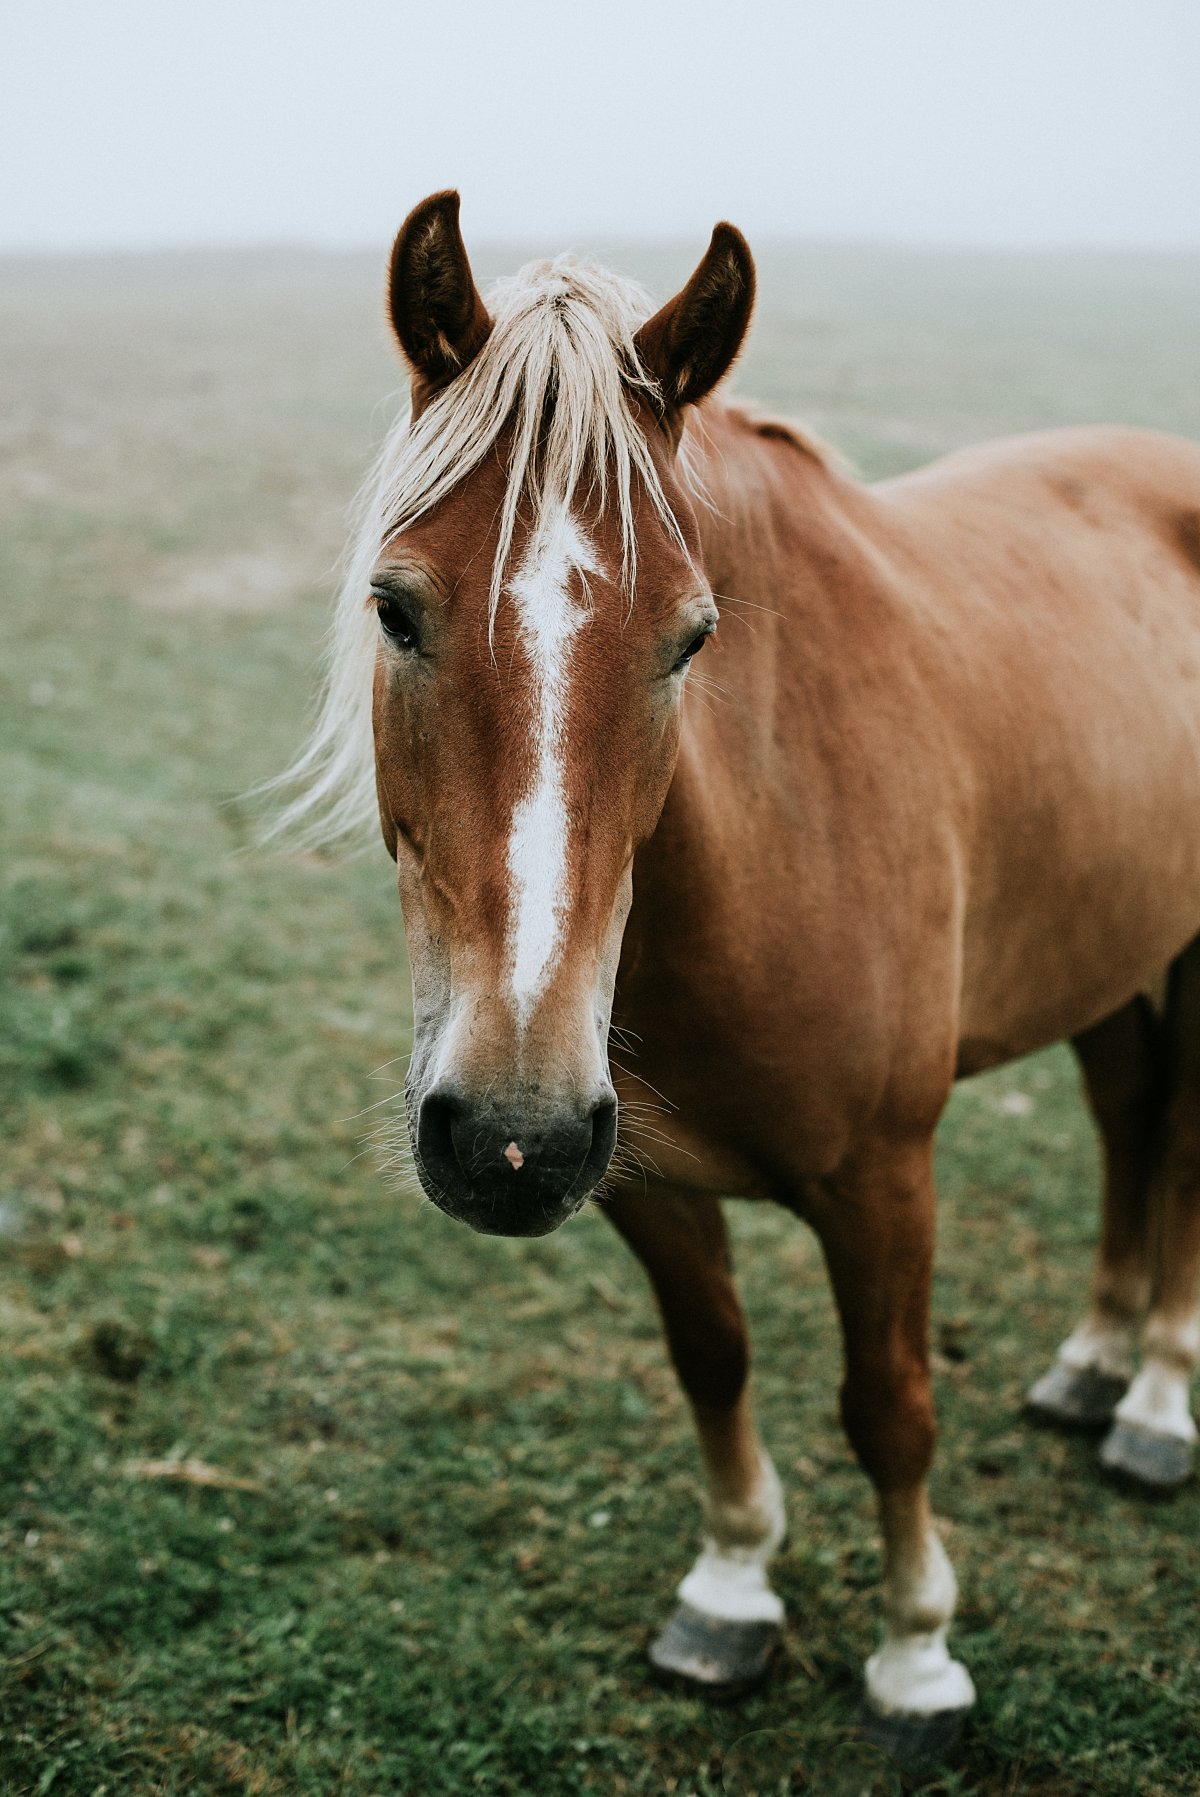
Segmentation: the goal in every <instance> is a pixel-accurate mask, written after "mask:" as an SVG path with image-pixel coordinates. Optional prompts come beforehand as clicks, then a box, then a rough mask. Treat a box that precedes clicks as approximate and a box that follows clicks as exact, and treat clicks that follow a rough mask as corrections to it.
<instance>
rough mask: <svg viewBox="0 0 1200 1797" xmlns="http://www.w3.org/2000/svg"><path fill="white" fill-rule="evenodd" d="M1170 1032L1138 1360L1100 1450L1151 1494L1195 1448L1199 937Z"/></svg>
mask: <svg viewBox="0 0 1200 1797" xmlns="http://www.w3.org/2000/svg"><path fill="white" fill-rule="evenodd" d="M1165 1032H1166V1038H1167V1055H1168V1064H1169V1076H1170V1097H1169V1100H1168V1103H1167V1107H1166V1114H1165V1118H1164V1122H1163V1129H1162V1144H1161V1150H1160V1160H1159V1165H1158V1169H1157V1172H1156V1175H1155V1206H1154V1222H1155V1225H1156V1228H1155V1242H1154V1255H1153V1268H1154V1283H1153V1290H1152V1292H1151V1296H1150V1312H1149V1315H1148V1317H1147V1319H1146V1327H1145V1331H1144V1333H1143V1336H1142V1365H1141V1368H1140V1370H1139V1371H1138V1373H1137V1375H1136V1377H1135V1378H1134V1380H1133V1383H1132V1384H1131V1385H1130V1387H1129V1390H1128V1391H1127V1392H1126V1393H1125V1396H1124V1397H1123V1398H1122V1399H1121V1401H1120V1403H1119V1404H1118V1405H1117V1407H1116V1411H1115V1413H1114V1421H1113V1427H1112V1430H1111V1432H1110V1433H1109V1435H1108V1437H1107V1438H1106V1440H1105V1442H1104V1445H1103V1447H1102V1448H1101V1450H1100V1458H1101V1462H1102V1463H1103V1465H1105V1466H1106V1467H1107V1468H1108V1469H1109V1470H1110V1471H1111V1472H1115V1473H1117V1474H1119V1475H1122V1476H1124V1477H1126V1478H1130V1479H1133V1480H1136V1481H1137V1483H1138V1484H1139V1485H1141V1486H1143V1487H1144V1488H1146V1489H1147V1490H1150V1491H1155V1492H1169V1491H1173V1490H1175V1489H1176V1488H1177V1487H1178V1486H1180V1485H1182V1484H1183V1483H1184V1481H1185V1480H1186V1479H1188V1478H1189V1477H1190V1475H1191V1472H1192V1466H1193V1462H1194V1460H1195V1453H1196V1425H1195V1423H1194V1421H1193V1420H1192V1413H1191V1407H1190V1403H1189V1386H1190V1383H1191V1378H1192V1374H1193V1372H1194V1371H1195V1368H1196V1364H1197V1360H1200V1319H1198V1317H1197V1300H1198V1298H1200V943H1193V945H1192V947H1191V948H1190V949H1189V950H1188V951H1187V952H1186V953H1185V954H1184V955H1182V956H1180V958H1179V960H1178V961H1176V963H1175V964H1174V966H1173V968H1172V970H1171V980H1170V985H1169V989H1168V1001H1167V1018H1166V1025H1165Z"/></svg>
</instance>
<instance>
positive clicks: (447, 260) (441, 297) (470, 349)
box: [388, 188, 492, 389]
mask: <svg viewBox="0 0 1200 1797" xmlns="http://www.w3.org/2000/svg"><path fill="white" fill-rule="evenodd" d="M458 207H459V199H458V194H457V193H456V192H454V190H453V189H452V188H451V189H447V191H446V192H445V193H435V194H431V195H430V197H429V199H427V200H422V201H421V204H420V205H419V206H414V208H413V210H412V211H411V212H410V213H409V215H408V217H407V218H406V219H405V221H404V223H403V224H402V225H401V227H400V229H399V231H398V232H397V235H396V241H395V243H394V244H393V246H392V265H391V274H390V278H389V281H388V310H389V312H390V314H391V319H392V327H393V329H394V330H395V333H396V338H397V341H398V342H399V344H400V348H401V350H402V351H403V352H404V356H405V359H406V360H407V362H408V363H409V365H410V367H411V368H412V371H413V376H414V378H415V379H417V380H419V381H420V382H421V383H422V384H423V385H424V386H425V388H426V389H437V388H438V387H443V386H445V384H446V382H447V381H451V380H453V379H454V376H455V375H456V374H461V373H462V371H463V369H464V368H465V367H466V366H467V364H468V363H469V362H471V361H473V360H474V358H475V357H476V356H477V355H478V354H479V352H480V350H481V349H482V348H483V346H484V344H485V343H486V342H487V339H488V336H489V334H490V332H491V329H492V321H491V318H490V317H489V316H488V311H487V307H486V306H485V305H484V303H483V301H482V300H481V299H480V297H479V289H478V288H477V287H476V285H475V277H474V276H473V275H472V273H471V264H470V263H469V262H468V260H467V251H466V245H465V244H464V243H463V240H462V232H461V231H460V230H459V228H458Z"/></svg>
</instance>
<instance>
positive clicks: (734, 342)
mask: <svg viewBox="0 0 1200 1797" xmlns="http://www.w3.org/2000/svg"><path fill="white" fill-rule="evenodd" d="M753 306H754V258H753V256H752V255H751V254H750V245H749V244H748V243H747V242H746V239H745V238H744V237H743V236H742V234H741V232H740V231H738V230H736V229H735V228H734V226H733V225H726V224H720V225H718V226H717V227H716V229H715V230H714V231H713V234H712V242H711V243H710V244H709V246H708V249H707V250H706V251H705V254H704V259H703V261H702V262H701V263H700V266H699V267H698V268H697V270H696V272H695V274H694V275H693V276H692V278H691V280H690V281H689V282H688V284H687V286H686V287H685V288H684V289H683V291H682V292H681V293H677V294H676V295H675V298H674V299H673V300H668V301H667V303H666V305H665V306H663V307H662V309H661V311H658V312H656V313H655V314H654V317H653V318H649V319H647V320H646V323H645V324H644V325H643V326H642V328H641V330H640V331H639V332H638V334H637V336H636V337H635V338H634V345H635V347H636V349H637V352H638V357H639V360H640V361H641V364H642V367H643V368H644V369H645V371H646V373H647V374H648V375H650V377H651V378H652V379H653V380H655V381H657V383H658V386H659V390H660V392H661V394H662V397H663V400H664V402H665V403H666V405H667V406H668V408H678V407H680V406H689V405H695V403H696V402H697V400H701V399H703V398H704V396H705V394H706V393H711V391H712V389H713V388H714V387H715V386H716V384H717V382H718V381H719V380H720V379H721V376H722V375H723V374H725V373H727V372H728V369H729V367H730V364H731V363H732V361H733V359H734V357H735V356H736V355H737V353H738V350H739V349H740V348H741V347H742V339H743V338H744V337H745V335H746V327H747V325H748V324H749V323H750V313H751V311H752V309H753Z"/></svg>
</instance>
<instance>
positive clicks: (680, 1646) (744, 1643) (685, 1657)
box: [650, 1603, 783, 1698]
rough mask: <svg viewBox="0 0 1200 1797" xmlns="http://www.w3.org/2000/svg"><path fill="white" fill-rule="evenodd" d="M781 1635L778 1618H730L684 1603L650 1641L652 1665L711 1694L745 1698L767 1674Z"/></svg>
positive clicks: (781, 1637)
mask: <svg viewBox="0 0 1200 1797" xmlns="http://www.w3.org/2000/svg"><path fill="white" fill-rule="evenodd" d="M782 1639H783V1630H782V1628H781V1627H780V1625H779V1624H778V1623H777V1622H726V1621H724V1620H723V1619H722V1618H720V1617H717V1616H706V1615H705V1614H704V1612H703V1611H702V1610H694V1609H693V1608H692V1606H691V1604H686V1603H684V1604H680V1606H679V1608H678V1609H677V1610H676V1612H675V1614H674V1616H672V1618H671V1620H670V1622H668V1624H667V1626H666V1628H665V1629H664V1630H663V1632H662V1634H661V1635H659V1637H658V1639H657V1640H656V1641H654V1642H652V1643H651V1646H650V1664H651V1665H652V1666H653V1667H654V1668H655V1670H656V1671H657V1672H662V1673H666V1674H667V1675H668V1676H670V1677H672V1678H680V1679H686V1680H687V1682H688V1684H690V1685H692V1686H694V1687H695V1688H696V1689H697V1690H700V1691H703V1692H705V1693H706V1694H707V1695H708V1696H710V1697H723V1698H731V1697H741V1696H742V1695H743V1694H744V1693H745V1692H747V1691H751V1690H753V1688H754V1686H755V1685H757V1684H760V1683H761V1682H762V1680H763V1679H764V1678H765V1677H766V1674H767V1668H768V1666H769V1665H770V1663H771V1658H772V1655H773V1654H774V1652H775V1650H776V1648H777V1647H778V1646H779V1643H780V1641H781V1640H782Z"/></svg>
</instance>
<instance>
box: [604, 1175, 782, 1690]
mask: <svg viewBox="0 0 1200 1797" xmlns="http://www.w3.org/2000/svg"><path fill="white" fill-rule="evenodd" d="M604 1209H605V1211H606V1212H607V1214H608V1216H609V1219H610V1221H611V1222H612V1223H614V1224H615V1226H616V1228H617V1229H618V1230H619V1231H620V1233H621V1235H623V1236H624V1238H625V1240H626V1241H627V1242H628V1243H629V1245H630V1247H631V1248H632V1249H633V1250H634V1252H635V1253H636V1254H637V1256H638V1258H639V1259H640V1260H641V1262H642V1264H643V1265H644V1267H645V1269H646V1271H647V1273H648V1274H649V1276H650V1281H651V1284H652V1286H653V1288H654V1294H655V1297H656V1298H657V1300H658V1305H659V1309H660V1311H661V1312H662V1318H663V1324H664V1328H665V1330H666V1336H667V1344H668V1347H669V1348H670V1351H671V1358H672V1360H673V1361H674V1363H675V1369H676V1371H677V1373H678V1374H679V1380H680V1383H681V1385H682V1386H683V1388H684V1391H685V1392H686V1394H687V1396H688V1399H689V1401H690V1403H691V1407H692V1414H693V1417H694V1419H695V1423H696V1429H697V1433H698V1435H699V1437H700V1449H701V1454H702V1457H703V1460H704V1470H705V1475H706V1485H707V1492H706V1498H705V1505H704V1512H705V1541H704V1547H703V1550H702V1552H701V1554H700V1557H699V1559H698V1560H697V1561H696V1563H695V1565H694V1566H693V1567H692V1569H691V1571H690V1572H689V1573H688V1574H687V1576H686V1577H685V1578H684V1580H683V1581H682V1583H681V1584H680V1586H679V1598H680V1602H679V1606H678V1608H677V1609H676V1610H675V1612H674V1614H673V1615H672V1616H671V1618H670V1620H669V1621H668V1623H667V1625H666V1627H665V1628H664V1629H663V1630H662V1632H661V1633H660V1634H659V1635H658V1637H657V1639H656V1640H655V1641H654V1642H653V1644H652V1646H651V1648H650V1659H651V1663H652V1664H653V1665H654V1666H655V1667H656V1668H657V1670H658V1671H660V1672H663V1673H667V1674H669V1675H671V1676H672V1677H676V1678H680V1679H683V1680H685V1681H687V1682H688V1683H689V1684H691V1685H693V1686H696V1687H698V1688H700V1689H702V1690H705V1691H707V1692H709V1693H711V1694H713V1695H720V1696H724V1697H729V1696H733V1695H736V1694H738V1693H739V1692H742V1691H745V1690H748V1689H750V1688H751V1686H753V1685H755V1684H757V1683H758V1681H759V1680H760V1679H761V1678H762V1677H763V1676H764V1674H765V1673H766V1670H767V1667H768V1665H769V1663H770V1660H771V1657H772V1655H773V1653H774V1651H775V1649H776V1647H777V1646H778V1644H779V1642H780V1640H781V1639H782V1633H783V1603H782V1601H781V1600H780V1598H779V1597H778V1595H777V1594H776V1593H775V1592H774V1591H772V1589H771V1586H770V1583H769V1581H768V1578H767V1565H768V1562H769V1560H770V1558H771V1556H772V1555H773V1554H774V1552H775V1550H776V1548H778V1547H779V1545H780V1543H781V1541H782V1540H783V1536H784V1533H785V1530H786V1520H785V1516H784V1507H783V1489H782V1486H781V1485H780V1482H779V1478H778V1476H777V1474H776V1472H775V1468H774V1466H773V1465H772V1464H771V1460H770V1456H769V1455H768V1454H767V1452H766V1450H765V1449H764V1447H763V1446H762V1443H761V1442H760V1440H759V1438H758V1432H757V1429H756V1428H755V1425H754V1419H753V1414H752V1412H751V1409H750V1401H749V1393H748V1389H747V1381H748V1374H749V1343H748V1336H747V1331H746V1324H745V1319H744V1317H743V1315H742V1309H741V1305H740V1303H739V1302H738V1296H737V1290H736V1287H735V1286H734V1282H733V1271H732V1266H731V1261H730V1253H729V1241H728V1237H727V1234H726V1230H725V1220H724V1217H723V1216H722V1214H721V1207H720V1204H719V1203H718V1202H717V1200H716V1199H715V1198H711V1197H707V1196H702V1195H692V1194H689V1193H676V1192H667V1191H662V1190H657V1191H652V1192H637V1193H633V1192H628V1191H623V1190H618V1191H617V1192H614V1193H612V1194H611V1195H610V1196H609V1197H608V1198H607V1199H606V1201H605V1204H604Z"/></svg>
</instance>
